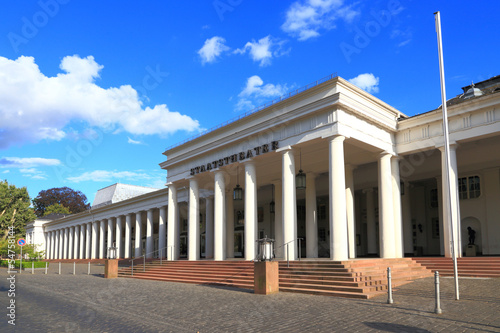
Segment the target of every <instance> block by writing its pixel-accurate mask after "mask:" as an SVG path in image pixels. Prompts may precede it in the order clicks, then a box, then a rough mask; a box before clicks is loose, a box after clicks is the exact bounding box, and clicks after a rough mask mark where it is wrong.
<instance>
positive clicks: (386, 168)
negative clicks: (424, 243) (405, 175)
mask: <svg viewBox="0 0 500 333" xmlns="http://www.w3.org/2000/svg"><path fill="white" fill-rule="evenodd" d="M391 157H392V155H391V154H389V153H387V152H383V153H382V154H381V155H380V158H379V162H378V173H379V175H378V181H379V185H378V207H379V208H378V211H379V243H380V257H381V258H395V257H396V244H395V241H394V239H395V238H394V236H395V234H394V233H395V231H394V208H393V206H392V205H393V195H392V172H391Z"/></svg>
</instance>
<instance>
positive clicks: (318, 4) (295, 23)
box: [281, 0, 360, 41]
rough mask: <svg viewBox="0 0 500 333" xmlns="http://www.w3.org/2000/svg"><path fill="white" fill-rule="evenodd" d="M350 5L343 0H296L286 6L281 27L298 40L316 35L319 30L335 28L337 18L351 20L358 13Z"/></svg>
mask: <svg viewBox="0 0 500 333" xmlns="http://www.w3.org/2000/svg"><path fill="white" fill-rule="evenodd" d="M352 7H353V5H344V0H305V1H303V0H300V1H296V2H294V3H293V4H292V5H291V6H290V8H288V11H287V12H286V21H285V23H283V24H282V25H281V29H282V30H283V31H285V32H286V33H288V34H290V35H291V36H294V37H297V38H298V40H300V41H304V40H307V39H310V38H313V37H318V36H319V35H320V33H319V31H320V30H329V29H333V28H335V21H336V20H338V19H343V20H344V21H346V22H348V23H350V22H352V20H353V19H354V18H355V17H356V16H357V15H359V13H360V12H359V11H356V10H354V9H353V8H352Z"/></svg>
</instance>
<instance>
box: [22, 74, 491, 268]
mask: <svg viewBox="0 0 500 333" xmlns="http://www.w3.org/2000/svg"><path fill="white" fill-rule="evenodd" d="M462 89H463V93H462V94H460V95H458V96H456V97H455V98H452V99H450V100H449V101H448V114H449V127H450V141H451V146H450V148H451V149H450V151H451V165H450V169H451V173H452V175H453V179H452V181H451V190H452V191H451V193H452V195H451V196H452V200H451V201H452V209H455V210H456V211H457V212H458V214H459V216H460V218H459V219H458V221H459V222H458V223H457V225H454V226H451V225H450V223H449V221H448V220H449V219H448V217H447V216H446V214H445V215H444V216H443V213H442V212H443V209H442V206H443V205H442V192H443V191H442V189H443V184H444V182H443V178H442V176H441V175H442V161H443V156H444V149H443V146H444V144H443V130H442V112H441V107H438V108H437V109H436V110H433V111H429V112H426V113H422V114H420V115H417V116H413V117H407V116H406V115H404V114H403V113H402V112H401V111H399V110H396V109H395V108H393V107H391V106H390V105H388V104H386V103H384V102H383V101H381V100H379V99H377V98H376V97H374V96H372V95H371V94H369V93H366V92H365V91H363V90H361V89H359V88H358V87H356V86H354V85H353V84H351V83H349V82H348V81H346V80H344V79H342V78H341V77H338V76H331V77H328V78H325V79H323V80H320V81H317V82H315V83H313V84H311V85H309V86H307V87H305V88H304V89H299V90H297V91H295V92H292V93H290V94H288V95H286V96H283V97H282V98H280V99H278V100H276V101H273V102H272V103H269V104H268V105H266V107H263V108H259V109H257V110H254V111H252V112H249V113H247V114H246V115H245V116H243V117H239V118H237V119H234V120H232V121H229V122H227V123H226V124H224V125H223V126H219V127H217V128H215V129H212V130H210V131H207V132H205V133H202V134H200V135H198V136H196V137H194V138H192V139H190V140H188V141H186V142H183V143H181V144H178V145H176V146H174V147H170V148H168V149H166V151H165V152H164V153H163V154H164V155H165V156H166V157H167V159H166V161H165V162H163V163H161V164H160V166H161V168H162V169H164V170H166V171H167V175H168V176H167V182H166V185H167V187H166V188H165V189H163V190H157V191H150V190H148V189H145V188H135V189H134V188H133V187H128V186H125V185H122V186H118V185H113V186H111V187H108V188H106V189H103V190H101V191H102V192H101V191H100V193H98V195H97V196H96V201H94V205H93V207H92V209H91V210H89V211H87V212H84V213H80V214H75V215H71V216H67V217H62V218H58V219H54V220H37V221H35V222H33V223H31V224H29V225H28V226H27V229H26V230H27V234H28V235H29V237H28V241H30V242H33V243H36V244H39V246H40V248H41V249H44V250H45V251H46V256H47V258H50V259H61V258H82V259H83V258H85V259H87V258H104V257H106V256H107V249H108V248H109V247H111V246H112V245H113V244H115V245H116V247H117V248H118V256H119V257H120V258H130V257H138V256H141V255H143V254H145V255H146V257H158V256H162V257H167V258H168V259H179V258H187V259H189V260H199V259H201V258H210V259H214V260H225V259H227V258H235V257H236V258H244V259H246V260H253V259H255V258H256V255H257V247H256V240H257V239H260V238H263V237H265V236H267V237H270V238H273V239H275V240H276V243H275V244H276V249H275V254H276V256H277V257H279V258H289V259H291V260H294V259H297V258H298V257H307V258H321V257H323V258H330V259H332V260H345V259H349V258H357V257H364V256H379V257H381V258H399V257H403V256H415V255H417V256H418V255H443V256H451V239H455V246H456V249H459V250H458V252H460V253H465V251H466V248H467V247H468V245H469V242H470V241H471V240H470V239H469V233H468V227H470V228H471V229H472V230H474V231H475V238H474V239H472V242H473V243H474V244H470V245H471V247H473V248H474V251H475V252H476V254H482V255H493V254H496V255H498V254H500V77H499V76H496V77H493V78H491V79H489V80H486V81H483V82H479V83H476V84H475V85H470V86H467V87H464V88H462ZM445 186H446V185H445ZM120 189H121V190H120ZM117 192H120V193H122V194H123V192H126V195H122V196H121V197H120V194H119V193H117ZM451 230H454V231H455V237H452V235H451Z"/></svg>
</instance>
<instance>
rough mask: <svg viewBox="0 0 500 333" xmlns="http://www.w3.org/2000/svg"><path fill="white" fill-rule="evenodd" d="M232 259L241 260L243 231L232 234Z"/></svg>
mask: <svg viewBox="0 0 500 333" xmlns="http://www.w3.org/2000/svg"><path fill="white" fill-rule="evenodd" d="M234 257H235V258H243V231H235V232H234Z"/></svg>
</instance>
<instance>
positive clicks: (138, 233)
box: [135, 212, 142, 258]
mask: <svg viewBox="0 0 500 333" xmlns="http://www.w3.org/2000/svg"><path fill="white" fill-rule="evenodd" d="M141 214H142V212H137V213H135V257H136V258H138V257H140V256H142V215H141Z"/></svg>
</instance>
